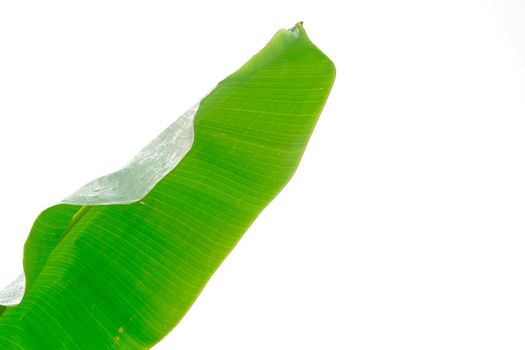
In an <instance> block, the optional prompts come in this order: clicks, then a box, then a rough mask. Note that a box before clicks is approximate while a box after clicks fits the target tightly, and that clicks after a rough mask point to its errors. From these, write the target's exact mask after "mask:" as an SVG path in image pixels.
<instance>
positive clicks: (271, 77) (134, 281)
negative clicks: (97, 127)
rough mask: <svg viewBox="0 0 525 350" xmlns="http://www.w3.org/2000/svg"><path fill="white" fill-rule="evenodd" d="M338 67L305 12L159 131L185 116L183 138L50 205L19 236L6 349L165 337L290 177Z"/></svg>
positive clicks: (142, 344)
mask: <svg viewBox="0 0 525 350" xmlns="http://www.w3.org/2000/svg"><path fill="white" fill-rule="evenodd" d="M334 78H335V68H334V65H333V63H332V62H331V61H330V60H329V59H328V58H327V57H326V56H325V55H324V54H323V53H322V52H321V51H320V50H319V49H318V48H317V47H316V46H315V45H314V44H312V42H311V41H310V40H309V39H308V37H307V35H306V33H305V31H304V29H303V26H302V24H301V23H299V24H297V25H296V26H295V27H294V28H292V29H290V30H280V31H279V32H278V33H277V34H276V35H275V36H274V38H273V39H272V40H271V41H270V42H269V43H268V44H267V45H266V47H264V48H263V49H262V50H261V51H260V52H259V53H257V54H256V55H255V56H254V57H252V58H251V59H250V60H249V61H248V62H247V63H246V64H245V65H244V66H243V67H241V68H240V69H239V70H238V71H236V72H235V73H233V74H232V75H230V76H229V77H227V78H226V79H225V80H223V81H221V82H220V83H219V84H218V85H217V86H216V88H215V89H214V90H213V91H212V92H211V93H210V94H209V95H207V96H206V97H205V98H204V99H202V100H201V102H200V103H199V105H198V108H194V109H193V110H192V111H193V112H192V113H190V114H189V115H190V116H191V118H190V119H188V120H190V124H188V123H187V122H186V124H185V125H184V126H181V125H178V126H176V130H178V131H176V135H175V134H173V133H171V134H170V133H167V134H166V133H165V134H164V141H166V139H168V141H169V142H171V141H170V140H172V139H177V140H180V139H181V137H182V138H183V139H184V137H183V136H180V135H179V134H180V133H181V132H182V131H181V130H183V129H184V128H186V129H184V130H186V131H184V130H183V131H184V132H187V130H188V129H187V128H188V125H190V126H191V131H192V132H193V133H192V134H191V135H189V136H188V134H186V136H185V137H186V139H185V141H184V142H182V144H176V143H175V144H173V143H170V145H168V146H166V142H164V143H161V144H159V143H158V142H153V143H152V144H151V145H150V146H151V147H149V148H147V151H148V152H147V153H148V155H149V158H147V157H146V158H147V159H150V161H149V162H144V161H143V160H144V159H146V158H144V157H142V158H141V157H139V158H137V159H136V161H135V162H132V163H130V164H131V166H128V167H126V168H124V169H123V170H122V171H120V172H116V173H114V174H110V175H108V176H106V177H104V178H102V179H99V180H97V181H95V182H94V183H91V184H88V185H87V186H86V187H84V188H83V189H81V190H80V191H79V192H77V193H76V194H74V195H73V196H72V197H71V198H69V199H66V200H65V201H64V202H62V203H60V204H58V205H55V206H53V207H51V208H49V209H47V210H45V211H44V212H43V213H42V214H41V215H40V216H39V217H38V218H37V219H36V221H35V223H34V225H33V227H32V229H31V232H30V235H29V237H28V239H27V242H26V244H25V247H24V272H25V276H23V278H22V279H21V283H23V282H24V279H25V291H24V293H23V294H24V295H23V298H22V300H21V302H20V303H19V304H18V305H8V306H0V349H25V350H27V349H30V350H31V349H39V350H41V349H68V350H71V349H90V350H93V349H149V348H151V347H152V346H153V345H154V344H156V343H157V342H159V341H160V340H161V339H162V338H163V337H164V336H165V335H166V334H167V333H168V332H170V330H171V329H173V328H174V327H175V326H176V325H177V323H178V322H179V321H180V320H181V318H182V317H183V316H184V314H185V313H186V312H187V311H188V309H189V308H190V307H191V305H192V304H193V303H194V301H195V299H196V298H197V297H198V295H199V293H200V292H201V291H202V289H203V288H204V287H205V285H206V283H207V281H208V280H209V279H210V277H211V276H212V274H213V273H214V271H215V270H216V269H217V268H218V267H219V266H220V264H221V262H222V261H223V260H224V259H225V258H226V256H227V255H228V253H229V252H230V251H231V250H232V249H233V247H234V246H235V244H236V243H237V242H238V241H239V239H240V238H241V237H242V235H243V234H244V232H245V231H246V230H247V229H248V228H249V226H250V225H251V224H252V223H253V222H254V220H255V219H256V218H257V216H258V215H259V214H260V213H261V211H262V210H263V209H264V208H265V207H266V206H267V205H268V204H269V203H270V201H272V199H273V198H274V197H275V196H276V195H277V194H278V193H279V192H280V191H281V189H282V188H283V187H284V186H285V185H286V184H287V182H288V181H289V180H290V178H291V177H292V175H293V173H294V172H295V170H296V168H297V166H298V164H299V161H300V159H301V157H302V155H303V152H304V150H305V147H306V145H307V142H308V140H309V138H310V135H311V134H312V132H313V130H314V127H315V124H316V122H317V119H318V117H319V115H320V113H321V110H322V108H323V106H324V104H325V102H326V100H327V98H328V95H329V92H330V89H331V87H332V84H333V82H334ZM172 131H173V130H172ZM190 136H191V137H190ZM166 147H168V148H169V147H172V149H171V151H170V152H171V153H169V152H168V153H166V154H164V153H162V152H163V151H164V150H166ZM173 147H174V148H173ZM181 149H183V151H181ZM174 154H176V157H175V158H176V159H174V156H173V155H174ZM170 157H171V158H170ZM166 158H169V159H168V160H166ZM152 159H153V160H152ZM137 188H138V190H137ZM115 193H117V195H116V196H115ZM112 195H114V196H113V197H112ZM283 234H285V233H283ZM15 287H16V288H18V289H20V288H22V290H23V286H22V287H20V283H19V284H18V286H16V285H15ZM16 288H15V290H16ZM0 301H1V299H0Z"/></svg>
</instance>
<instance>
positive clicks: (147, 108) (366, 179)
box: [0, 0, 525, 350]
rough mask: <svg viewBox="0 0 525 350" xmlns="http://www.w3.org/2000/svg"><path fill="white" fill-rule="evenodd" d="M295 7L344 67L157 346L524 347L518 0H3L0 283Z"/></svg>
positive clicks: (521, 17)
mask: <svg viewBox="0 0 525 350" xmlns="http://www.w3.org/2000/svg"><path fill="white" fill-rule="evenodd" d="M299 20H302V21H305V28H306V30H307V32H308V34H309V36H310V37H311V39H312V40H313V41H314V42H315V43H316V44H317V45H318V46H319V47H320V48H321V49H322V50H323V51H324V52H325V53H326V54H327V55H328V56H329V57H331V58H332V59H333V61H334V62H335V64H336V66H337V70H338V76H337V79H336V83H335V85H334V89H333V92H332V95H331V96H330V99H329V101H328V103H327V105H326V108H325V111H324V112H323V115H322V116H321V118H320V121H319V124H318V127H317V129H316V131H315V133H314V135H313V137H312V139H311V142H310V144H309V147H308V149H307V151H306V154H305V156H304V159H303V162H302V164H301V166H300V168H299V170H298V172H297V173H296V176H295V177H294V179H293V180H292V182H291V183H290V184H289V186H288V187H287V188H286V189H285V190H284V191H283V192H282V194H281V195H280V196H279V197H278V198H277V200H275V201H274V202H273V203H272V204H271V205H270V207H268V208H267V210H265V211H264V213H263V214H262V215H261V216H260V218H259V219H258V220H257V222H256V223H255V224H254V225H253V227H252V228H251V229H250V230H249V231H248V232H247V234H246V235H245V237H244V238H243V240H242V241H241V243H240V244H239V245H238V246H237V248H236V249H235V250H234V251H233V253H232V254H231V255H230V257H229V258H228V259H227V260H226V261H225V263H224V264H223V265H222V267H221V268H220V269H219V271H218V272H217V273H216V274H215V275H214V277H213V278H212V280H211V282H210V283H209V285H208V286H207V287H206V289H205V290H204V292H203V293H202V295H201V297H200V298H199V299H198V301H197V302H196V304H195V305H194V307H193V308H192V309H191V310H190V312H189V313H188V314H187V316H186V317H185V318H184V320H183V321H182V322H181V323H180V325H179V326H178V327H177V328H176V329H175V330H174V331H173V332H172V333H171V334H170V335H169V336H168V337H167V338H166V339H165V340H164V341H162V342H161V343H160V344H159V345H158V346H156V347H155V349H159V350H160V349H181V350H182V349H253V350H258V349H381V350H382V349H403V350H406V349H418V350H419V349H462V350H463V349H523V348H524V347H525V336H524V335H525V165H524V156H525V137H524V135H525V99H524V97H525V2H523V1H519V0H516V1H471V2H469V1H458V0H454V1H432V2H430V1H342V0H341V1H327V0H324V1H316V2H309V1H284V0H266V1H259V2H257V3H256V2H250V1H236V2H235V1H210V2H200V1H179V2H175V1H84V2H72V1H34V2H26V1H2V2H0V157H1V171H0V189H1V193H2V198H1V201H0V242H1V243H0V285H4V284H7V283H8V282H10V281H11V280H12V279H14V278H15V277H16V276H17V275H18V274H19V272H20V271H21V261H22V247H23V243H24V241H25V239H26V237H27V234H28V232H29V229H30V226H31V224H32V222H33V220H34V219H35V218H36V216H37V215H38V213H39V212H40V211H41V210H43V209H45V208H46V207H48V206H50V205H52V204H54V203H56V202H57V201H59V200H60V199H61V198H63V197H65V196H66V195H68V194H69V193H70V192H72V191H74V190H75V189H77V188H78V187H79V186H80V185H82V184H84V183H85V182H87V181H89V180H91V179H93V178H95V177H98V176H100V175H103V174H105V173H107V172H109V171H112V170H115V169H117V168H119V167H120V166H121V165H123V164H124V163H125V162H126V161H127V160H128V159H129V158H130V157H131V156H133V155H134V154H135V153H136V151H138V150H139V149H140V148H141V147H142V146H144V145H145V144H146V143H147V142H148V141H149V140H151V139H152V138H153V137H154V136H156V135H157V134H158V133H159V132H160V131H162V130H163V129H164V128H165V127H167V126H168V125H169V124H170V123H171V122H172V121H173V120H174V119H175V118H176V117H177V116H178V115H180V114H181V113H182V112H184V111H185V110H186V109H187V108H188V107H190V106H191V105H193V104H194V103H195V102H197V101H198V100H199V99H200V98H201V97H203V96H204V95H205V94H206V93H207V92H208V91H209V90H210V89H211V88H213V86H214V85H215V84H216V83H217V82H218V81H220V80H221V79H223V78H224V77H226V76H227V75H228V74H230V73H231V72H233V71H234V70H235V69H237V68H238V67H240V66H241V65H242V64H243V63H244V62H245V61H246V60H247V59H249V57H250V56H251V55H253V54H254V53H256V52H257V51H258V50H259V49H260V48H262V47H263V46H264V44H265V43H266V42H267V41H268V40H269V39H270V38H271V37H272V35H273V34H274V33H275V32H276V31H277V30H278V29H279V28H282V27H291V26H293V25H294V24H295V22H297V21H299Z"/></svg>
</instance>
